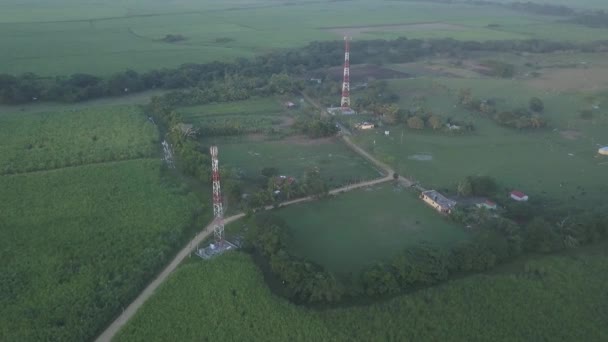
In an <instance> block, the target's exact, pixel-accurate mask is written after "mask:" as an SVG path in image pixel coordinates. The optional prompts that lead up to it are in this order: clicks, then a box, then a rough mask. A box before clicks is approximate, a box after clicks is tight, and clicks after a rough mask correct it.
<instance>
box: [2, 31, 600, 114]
mask: <svg viewBox="0 0 608 342" xmlns="http://www.w3.org/2000/svg"><path fill="white" fill-rule="evenodd" d="M607 47H608V42H607V41H595V42H582V43H577V42H554V41H547V40H538V39H531V40H502V41H484V42H477V41H457V40H454V39H451V38H446V39H430V40H421V39H407V38H398V39H395V40H390V41H387V40H380V39H378V40H361V41H355V42H353V47H352V48H353V50H357V51H358V53H357V54H354V55H353V56H352V59H351V62H352V63H353V64H357V63H376V64H382V63H404V62H411V61H414V60H416V59H419V58H422V57H425V56H434V55H437V54H445V55H449V56H451V57H454V58H465V57H466V56H467V55H468V54H469V53H471V52H477V51H496V52H501V51H508V52H534V53H545V52H555V51H563V50H574V51H583V52H595V51H602V50H604V49H606V48H607ZM343 49H344V47H343V45H342V43H341V42H339V41H326V42H312V43H310V44H308V45H307V46H305V47H302V48H296V49H290V50H282V51H276V52H272V53H269V54H265V55H261V56H257V57H255V58H252V59H245V58H240V59H238V60H236V61H234V62H219V61H216V62H211V63H205V64H193V63H191V64H183V65H181V66H179V67H177V68H174V69H159V70H151V71H147V72H144V73H138V72H135V71H133V70H127V71H124V72H119V73H115V74H113V75H111V76H108V77H105V78H102V77H98V76H94V75H89V74H82V73H79V74H74V75H71V76H59V77H41V76H38V75H35V74H32V73H26V74H22V75H18V76H15V75H9V74H0V103H3V104H18V103H28V102H33V101H59V102H77V101H85V100H89V99H93V98H99V97H106V96H120V95H125V94H130V93H134V92H139V91H144V90H149V89H179V88H192V87H196V88H200V89H198V91H199V92H200V94H199V96H200V97H201V98H202V99H205V98H206V97H207V96H209V97H211V98H218V97H221V96H226V97H227V98H230V99H239V98H241V97H242V95H241V94H240V91H242V89H241V88H242V87H245V86H243V83H242V82H241V81H242V80H243V79H241V78H244V79H245V80H246V83H249V85H247V86H246V87H253V88H256V89H257V88H261V89H265V87H264V85H268V87H267V88H266V89H268V91H273V92H278V93H281V92H287V91H290V90H293V89H297V88H298V87H301V86H302V84H301V82H298V81H294V78H293V76H303V75H306V74H308V73H309V72H312V71H314V70H318V69H319V68H325V67H330V66H337V65H340V64H341V61H342V59H343V53H344V51H343ZM271 75H277V76H274V77H272V76H271ZM285 75H291V76H292V78H287V77H285ZM226 77H232V78H237V79H238V82H236V81H235V82H233V83H232V84H233V86H232V87H228V88H224V89H221V90H223V91H221V90H219V89H220V88H216V90H213V91H209V92H207V91H206V89H207V88H209V87H210V86H211V87H214V85H213V83H214V81H218V80H219V81H221V82H220V83H224V84H227V83H226V82H225V78H226ZM252 84H253V85H252ZM225 94H229V95H225ZM202 101H205V100H202Z"/></svg>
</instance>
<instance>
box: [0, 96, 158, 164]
mask: <svg viewBox="0 0 608 342" xmlns="http://www.w3.org/2000/svg"><path fill="white" fill-rule="evenodd" d="M0 140H1V141H2V142H3V144H2V145H0V165H1V166H0V174H10V173H19V172H25V171H37V170H48V169H57V168H61V167H66V166H77V165H82V164H90V163H99V162H104V161H115V160H126V159H134V158H148V157H151V156H152V155H153V154H154V153H155V152H156V151H157V147H156V146H155V142H157V141H158V133H157V132H156V128H155V127H154V125H153V124H152V123H151V122H150V121H148V120H147V119H146V117H145V116H144V115H142V114H141V112H140V111H139V110H138V109H137V108H135V107H92V108H90V109H84V110H80V111H76V112H61V113H56V112H44V113H21V112H19V111H17V110H16V109H15V111H14V112H12V113H10V114H0Z"/></svg>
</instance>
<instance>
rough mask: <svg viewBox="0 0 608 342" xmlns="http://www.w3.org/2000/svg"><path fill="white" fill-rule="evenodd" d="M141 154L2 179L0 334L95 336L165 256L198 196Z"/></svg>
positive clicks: (181, 233) (61, 337) (16, 338)
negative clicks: (164, 177)
mask: <svg viewBox="0 0 608 342" xmlns="http://www.w3.org/2000/svg"><path fill="white" fill-rule="evenodd" d="M159 175H160V161H156V160H137V161H124V162H115V163H109V164H100V165H89V166H81V167H74V168H68V169H62V170H55V171H48V172H37V173H30V174H22V175H14V176H0V189H2V191H0V213H2V214H1V215H0V228H1V229H0V252H1V255H2V260H3V262H2V266H1V267H0V268H1V269H0V274H1V276H0V277H1V279H2V281H0V303H1V305H0V317H2V319H0V340H3V341H32V340H38V341H42V340H56V341H83V340H88V339H91V338H92V337H93V336H94V334H95V333H96V332H98V331H99V330H100V329H101V328H103V327H104V325H105V324H106V322H108V321H109V320H110V319H111V318H112V317H113V316H114V315H115V314H116V313H118V312H119V311H120V310H121V308H122V307H124V306H126V305H127V304H128V303H129V301H130V300H131V299H132V298H133V296H135V295H136V294H137V293H138V291H139V290H140V289H141V287H142V286H143V285H144V284H145V282H146V281H147V279H149V277H151V276H152V275H153V274H154V273H155V272H156V270H157V269H158V268H159V267H160V266H162V265H164V263H165V262H167V260H168V258H169V257H170V256H171V253H172V251H173V249H174V248H175V247H176V245H178V244H179V243H181V242H182V240H183V237H184V231H185V230H186V229H187V228H188V227H189V226H190V224H191V222H192V212H193V211H194V209H195V207H196V206H197V203H199V202H198V201H197V199H196V197H195V196H194V195H192V194H188V191H187V190H186V189H183V188H180V187H179V186H178V185H170V184H166V183H164V182H163V181H161V179H160V177H159Z"/></svg>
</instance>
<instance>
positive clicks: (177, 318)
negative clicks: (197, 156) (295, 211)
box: [116, 246, 608, 342]
mask: <svg viewBox="0 0 608 342" xmlns="http://www.w3.org/2000/svg"><path fill="white" fill-rule="evenodd" d="M524 270H526V271H524ZM607 275H608V257H607V255H606V248H605V246H601V248H598V249H597V251H596V252H588V253H580V254H578V255H575V256H572V257H568V256H552V257H543V258H538V259H536V260H532V261H528V262H526V263H525V266H524V265H522V266H520V267H516V268H515V269H514V270H513V273H512V274H494V275H476V276H471V277H467V278H464V279H459V280H455V281H451V282H448V283H446V284H444V285H441V286H437V287H434V288H429V289H425V290H421V291H418V292H415V293H411V294H408V295H402V296H399V297H396V298H393V299H390V300H387V301H385V302H382V303H376V304H372V305H367V306H357V307H350V308H337V309H328V310H323V311H314V310H311V309H306V308H304V307H300V306H295V305H291V304H289V303H288V302H286V301H285V300H283V299H281V298H279V297H277V296H275V295H272V294H271V292H270V290H269V289H268V287H267V285H266V284H265V282H264V279H263V277H262V274H261V273H260V271H259V270H258V269H257V268H256V266H255V265H254V264H253V262H252V261H251V259H250V258H249V257H248V256H246V255H244V254H241V253H238V252H235V253H232V254H228V255H225V256H222V257H221V258H218V259H215V260H212V261H211V262H202V261H200V260H193V261H192V262H190V263H187V264H185V265H183V266H181V267H180V269H178V270H177V272H176V273H175V274H173V275H172V276H171V278H169V280H168V281H167V282H166V283H165V284H163V285H162V286H161V288H160V289H158V290H157V292H156V293H155V295H154V296H153V297H152V298H151V299H150V300H149V301H148V302H147V303H146V304H144V306H143V308H142V309H141V310H140V311H139V312H138V313H137V314H136V316H135V317H134V319H133V320H131V321H130V322H129V323H128V324H127V325H126V326H125V328H123V329H122V331H120V333H119V335H118V336H117V338H116V341H118V342H121V341H134V340H137V341H167V340H179V341H204V340H210V341H211V340H215V341H227V340H264V341H289V340H291V341H304V340H306V341H310V340H312V341H376V340H391V341H428V340H432V341H532V340H534V341H538V340H547V341H598V342H599V341H605V340H606V339H608V332H607V331H606V329H605V326H606V321H608V313H607V312H606V310H605V303H606V302H607V301H608V295H607V293H606V291H605V284H606V282H607V281H608V277H607ZM505 298H508V300H505ZM495 303H499V304H496V305H495ZM210 308H213V310H210ZM548 313H549V314H548Z"/></svg>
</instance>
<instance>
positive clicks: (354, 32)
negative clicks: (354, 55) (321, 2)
mask: <svg viewBox="0 0 608 342" xmlns="http://www.w3.org/2000/svg"><path fill="white" fill-rule="evenodd" d="M321 29H322V30H325V31H328V32H331V33H334V34H336V35H338V36H340V37H344V36H350V37H356V36H358V35H361V34H364V33H367V32H387V31H388V32H407V31H410V32H411V31H454V30H458V31H460V30H464V29H466V27H465V26H462V25H456V24H448V23H441V22H430V23H413V24H391V25H368V26H364V25H361V26H342V27H339V26H334V27H321Z"/></svg>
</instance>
